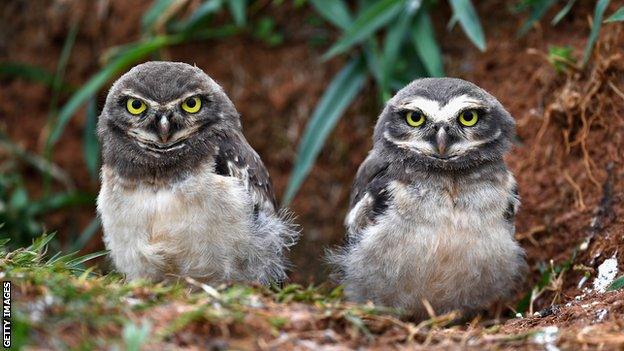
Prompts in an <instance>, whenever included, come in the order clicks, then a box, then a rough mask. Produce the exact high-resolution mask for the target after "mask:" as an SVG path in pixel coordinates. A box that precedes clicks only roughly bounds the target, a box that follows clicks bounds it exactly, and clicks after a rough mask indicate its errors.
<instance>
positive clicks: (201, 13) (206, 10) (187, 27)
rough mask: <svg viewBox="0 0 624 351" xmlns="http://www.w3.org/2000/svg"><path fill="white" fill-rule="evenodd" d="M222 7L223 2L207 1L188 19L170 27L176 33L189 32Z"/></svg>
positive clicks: (220, 0) (216, 0) (218, 0)
mask: <svg viewBox="0 0 624 351" xmlns="http://www.w3.org/2000/svg"><path fill="white" fill-rule="evenodd" d="M222 7H223V0H208V1H206V2H204V3H202V4H201V5H200V6H199V7H198V8H197V9H196V10H195V11H193V13H192V14H191V15H190V16H189V18H188V19H186V20H185V21H182V22H178V23H176V24H174V25H173V26H172V27H173V29H174V30H175V31H177V32H189V31H193V30H195V29H197V27H198V26H199V25H200V24H201V23H202V22H203V21H204V20H206V19H207V18H208V17H210V15H212V14H214V13H215V12H217V11H219V10H220V9H221V8H222Z"/></svg>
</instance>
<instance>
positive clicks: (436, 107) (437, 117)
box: [399, 95, 483, 122]
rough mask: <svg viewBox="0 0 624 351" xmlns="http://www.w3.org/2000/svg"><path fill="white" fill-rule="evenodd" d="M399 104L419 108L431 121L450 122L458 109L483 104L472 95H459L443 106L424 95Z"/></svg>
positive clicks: (407, 107) (478, 106)
mask: <svg viewBox="0 0 624 351" xmlns="http://www.w3.org/2000/svg"><path fill="white" fill-rule="evenodd" d="M399 106H400V107H403V108H406V109H410V110H421V111H422V112H423V113H424V114H425V115H426V116H427V119H429V120H430V121H432V122H452V121H453V120H454V119H455V118H456V117H457V114H458V113H459V112H460V111H462V110H465V109H467V108H480V107H483V104H482V103H481V101H479V100H476V99H475V98H473V97H470V96H468V95H461V96H458V97H455V98H453V99H451V100H450V101H449V102H448V103H447V104H446V105H444V106H440V103H439V102H438V101H435V100H430V99H427V98H424V97H416V98H414V99H411V100H407V101H405V102H404V103H403V104H400V105H399Z"/></svg>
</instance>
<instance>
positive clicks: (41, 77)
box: [0, 62, 73, 91]
mask: <svg viewBox="0 0 624 351" xmlns="http://www.w3.org/2000/svg"><path fill="white" fill-rule="evenodd" d="M0 77H19V78H23V79H26V80H29V81H32V82H37V83H41V84H44V85H46V86H48V87H52V86H53V85H54V74H52V73H50V72H48V71H46V70H45V69H43V68H41V67H37V66H33V65H29V64H24V63H18V62H2V63H0ZM60 89H61V90H62V91H71V90H73V88H72V87H71V86H70V85H69V84H65V83H61V86H60Z"/></svg>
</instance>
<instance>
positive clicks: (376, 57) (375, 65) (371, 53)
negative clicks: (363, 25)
mask: <svg viewBox="0 0 624 351" xmlns="http://www.w3.org/2000/svg"><path fill="white" fill-rule="evenodd" d="M364 58H365V59H366V66H367V67H368V71H369V72H370V73H372V75H373V78H375V81H376V82H377V85H379V87H380V90H381V96H380V97H381V101H382V102H383V101H385V98H386V96H387V95H389V94H390V91H389V90H388V79H387V78H388V77H387V76H386V74H385V73H384V67H383V62H382V58H381V54H380V53H379V45H378V44H377V40H376V39H375V38H374V37H373V38H370V39H368V40H367V41H366V43H364Z"/></svg>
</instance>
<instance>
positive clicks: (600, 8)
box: [583, 0, 609, 66]
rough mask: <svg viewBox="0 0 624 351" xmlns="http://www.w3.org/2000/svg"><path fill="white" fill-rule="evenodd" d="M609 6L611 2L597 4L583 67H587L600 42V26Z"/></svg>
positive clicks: (584, 54) (605, 1)
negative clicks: (593, 51) (595, 47)
mask: <svg viewBox="0 0 624 351" xmlns="http://www.w3.org/2000/svg"><path fill="white" fill-rule="evenodd" d="M607 6H609V0H598V2H597V3H596V7H595V8H594V19H593V23H592V29H591V32H590V33H589V39H588V41H587V46H585V51H584V52H583V66H585V65H586V64H587V62H588V61H589V57H590V56H591V53H592V50H593V49H594V45H595V44H596V40H598V35H599V34H600V26H601V25H602V17H603V16H604V13H605V10H606V9H607Z"/></svg>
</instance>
